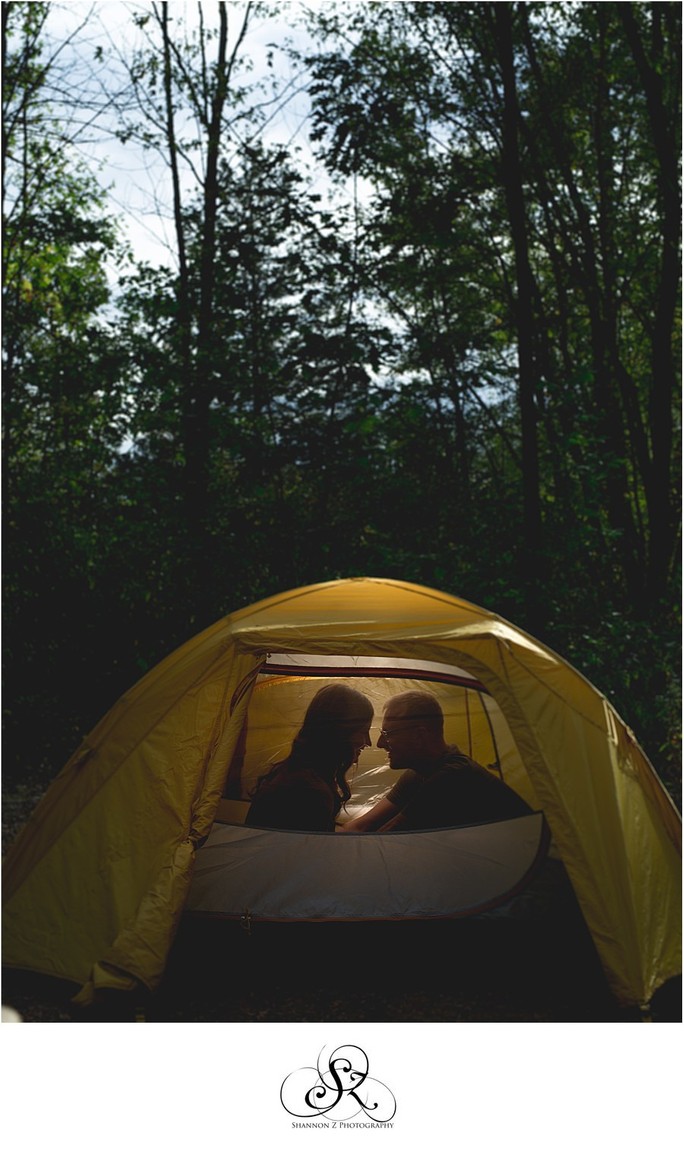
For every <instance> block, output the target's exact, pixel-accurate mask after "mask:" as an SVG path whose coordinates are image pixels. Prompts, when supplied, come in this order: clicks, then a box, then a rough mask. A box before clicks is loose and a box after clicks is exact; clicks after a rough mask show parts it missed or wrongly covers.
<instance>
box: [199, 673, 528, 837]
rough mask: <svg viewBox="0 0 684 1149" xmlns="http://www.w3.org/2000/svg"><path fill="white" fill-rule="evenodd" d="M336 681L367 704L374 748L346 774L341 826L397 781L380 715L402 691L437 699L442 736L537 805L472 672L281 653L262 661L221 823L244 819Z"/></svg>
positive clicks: (505, 728)
mask: <svg viewBox="0 0 684 1149" xmlns="http://www.w3.org/2000/svg"><path fill="white" fill-rule="evenodd" d="M331 682H342V683H345V684H346V685H348V686H351V687H352V688H354V689H356V690H359V691H360V692H361V693H362V694H364V695H365V696H366V697H367V698H368V699H369V700H370V702H371V703H372V706H373V711H374V718H373V722H372V725H371V741H372V746H371V747H367V748H366V749H365V750H364V751H363V752H362V753H361V755H360V758H359V762H358V765H357V766H356V767H355V768H353V770H352V772H351V774H350V775H349V782H350V785H351V789H352V797H351V800H350V801H349V802H348V803H347V806H346V809H345V810H344V811H342V813H341V815H340V820H341V821H343V820H344V819H345V818H347V817H352V816H355V815H357V814H359V813H361V812H362V811H364V810H365V809H367V808H368V807H369V806H370V805H371V804H372V803H373V801H374V800H375V799H376V798H377V797H378V796H379V795H380V794H382V793H384V792H385V791H386V790H387V789H388V788H389V787H390V786H392V785H393V784H394V782H395V781H396V780H397V776H398V775H397V774H396V772H392V771H391V770H390V769H389V766H388V763H387V755H386V752H385V751H384V750H382V749H379V748H378V746H377V741H378V738H379V736H380V730H381V727H382V714H383V709H384V707H385V705H386V704H387V702H388V701H389V700H390V698H393V697H395V696H396V695H397V694H401V693H402V692H403V691H405V690H424V691H426V692H427V693H429V694H432V695H433V696H434V697H436V698H437V700H438V701H439V703H440V705H441V707H442V711H443V713H444V735H445V739H446V741H447V742H448V743H450V744H456V745H457V746H458V747H459V748H460V749H461V750H462V751H463V753H465V754H468V755H469V756H470V757H471V758H474V759H475V761H477V762H479V763H480V764H481V765H482V766H485V767H486V768H487V769H489V770H491V771H492V772H493V773H495V774H497V775H499V776H501V777H503V779H504V780H505V781H506V782H507V783H508V784H509V785H510V786H512V787H513V789H515V790H517V791H518V792H519V793H520V794H521V795H522V796H523V797H524V798H525V799H526V800H527V801H528V802H529V803H530V805H531V806H532V807H533V808H536V807H537V805H538V803H537V801H536V796H535V795H534V792H533V791H532V789H531V785H530V782H529V779H528V778H527V775H526V772H525V771H524V769H523V766H522V762H521V760H520V757H519V755H518V752H517V750H516V747H515V744H514V742H513V739H512V737H511V735H510V731H509V729H508V725H507V723H506V722H505V719H504V717H503V715H502V714H501V711H500V709H499V707H498V706H497V705H496V703H495V702H494V700H493V699H492V698H491V696H490V695H489V694H488V692H487V691H486V690H485V688H484V687H483V685H482V684H481V683H480V682H478V680H477V679H475V678H474V677H473V676H472V675H471V674H468V673H467V672H466V671H464V670H463V669H462V668H460V667H457V666H447V665H444V664H442V663H434V662H433V663H428V662H421V661H411V660H408V659H388V658H373V657H361V656H359V657H347V658H341V657H339V656H336V657H326V656H318V657H316V658H313V657H307V656H304V655H298V656H294V655H279V656H277V658H276V657H274V658H271V659H269V660H268V661H267V663H266V664H265V666H264V667H263V670H262V672H261V673H260V674H259V676H258V678H257V681H256V684H255V686H254V689H253V692H252V696H251V699H250V703H249V708H248V710H247V715H246V720H245V725H244V728H243V731H242V737H241V738H240V741H239V744H238V747H237V749H236V753H235V755H234V758H233V761H232V763H231V767H230V770H229V773H228V778H227V782H226V788H225V791H224V797H225V798H226V799H229V800H230V802H229V803H228V802H225V801H224V802H223V803H221V807H220V810H219V815H218V816H219V819H220V820H222V821H236V822H242V821H244V818H245V815H246V812H247V808H248V803H249V796H250V793H251V791H252V789H253V788H254V786H255V784H256V782H257V779H258V778H259V776H260V775H261V774H263V773H265V772H266V771H267V770H268V769H269V768H270V767H271V766H272V765H273V764H274V763H275V762H278V761H281V760H282V759H283V758H285V757H286V756H287V754H288V753H289V750H290V747H291V745H292V741H293V739H294V737H295V735H296V734H297V731H298V730H299V728H300V727H301V725H302V721H303V719H304V715H305V713H306V709H307V707H308V706H309V703H310V702H311V700H312V698H313V697H314V695H315V694H316V692H317V691H318V690H320V689H321V687H323V686H325V685H327V684H328V683H331Z"/></svg>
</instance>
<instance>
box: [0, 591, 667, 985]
mask: <svg viewBox="0 0 684 1149" xmlns="http://www.w3.org/2000/svg"><path fill="white" fill-rule="evenodd" d="M340 677H342V678H343V680H345V681H349V682H350V683H352V684H354V685H357V686H358V688H359V689H363V690H364V691H365V692H367V693H368V694H369V696H370V697H371V698H372V700H373V702H374V705H375V727H376V729H375V734H376V735H377V730H378V728H379V724H380V718H381V705H382V702H383V701H384V700H385V699H386V698H387V697H389V696H390V695H391V693H393V692H396V691H397V690H400V689H405V688H407V686H413V685H415V684H416V683H419V684H420V685H421V686H422V687H423V688H425V689H429V690H433V691H435V692H436V693H437V694H438V696H439V698H440V701H441V702H442V705H443V708H444V710H445V714H446V718H447V733H448V735H449V736H450V737H451V739H452V740H453V741H456V742H458V743H459V745H460V746H461V747H462V748H463V749H464V750H467V751H468V752H469V753H471V754H472V756H473V757H475V758H476V759H478V760H479V761H480V762H482V763H483V764H484V765H487V766H489V767H490V768H492V769H496V770H497V771H498V772H499V773H500V774H501V775H502V776H503V778H504V779H505V780H506V782H508V783H509V785H511V786H512V787H513V788H514V789H516V790H517V791H518V792H519V793H520V794H521V795H522V796H523V797H525V798H526V799H527V801H528V802H529V803H530V805H531V806H532V807H533V809H534V810H535V811H543V814H544V817H545V820H546V823H547V824H548V827H549V829H550V832H551V836H552V848H553V849H554V850H555V851H556V852H557V854H558V856H560V858H561V859H562V861H563V863H564V864H565V867H566V870H567V872H568V875H569V877H570V880H571V882H572V884H573V887H574V890H575V893H576V896H577V899H578V902H579V905H580V907H581V909H582V912H583V914H584V917H585V919H586V922H587V925H588V927H589V929H590V931H591V933H592V936H593V939H594V943H595V945H596V948H597V951H598V954H599V957H600V959H601V962H602V964H603V967H604V970H605V972H606V975H607V977H608V980H609V982H610V984H611V986H612V989H613V991H614V993H615V995H616V996H617V998H618V999H619V1000H620V1001H621V1002H623V1003H625V1004H644V1003H647V1002H648V1001H649V1000H650V998H651V997H652V995H653V993H654V992H655V990H656V989H657V988H658V987H659V986H660V985H662V984H663V983H664V982H665V981H666V980H667V979H668V978H670V977H673V976H675V975H677V974H679V973H680V972H681V819H680V816H679V814H678V812H677V810H676V808H675V806H674V804H673V803H672V801H671V800H670V798H669V796H668V795H667V792H666V791H665V789H664V788H663V786H662V785H661V783H660V782H659V780H658V778H657V776H656V774H655V772H654V770H653V768H652V767H651V765H650V763H649V762H648V760H647V759H646V757H645V755H644V754H643V752H642V750H641V749H640V747H639V746H638V744H637V743H636V741H635V739H634V736H633V734H632V733H631V731H630V730H629V729H628V728H627V727H626V726H625V724H624V723H623V722H622V721H621V719H620V718H619V717H618V715H617V714H616V713H615V711H614V710H613V708H612V707H611V706H610V704H609V703H608V702H607V700H606V699H605V698H604V697H603V696H602V695H601V694H600V693H599V692H598V691H597V690H596V689H595V688H594V687H593V686H591V684H590V683H589V682H588V681H587V680H586V679H585V678H584V677H583V676H582V675H580V674H579V673H578V672H577V671H575V670H573V668H572V667H571V666H569V665H568V664H567V663H566V662H564V661H563V659H561V658H560V657H558V656H557V655H556V654H554V653H553V652H552V651H551V650H549V649H548V648H546V647H545V646H543V645H542V644H540V643H538V642H536V641H534V640H533V639H531V638H530V637H529V636H527V635H526V634H524V633H523V632H521V631H520V630H518V629H517V628H516V627H514V626H512V625H511V624H509V623H507V622H505V621H504V620H502V619H501V618H499V617H498V616H496V615H494V614H492V613H490V612H489V611H486V610H483V609H481V608H479V607H477V606H474V605H472V604H471V603H468V602H465V601H463V600H461V599H457V598H453V597H451V596H450V595H447V594H442V593H441V592H439V591H435V590H430V589H428V588H425V587H421V586H415V585H411V584H408V583H403V582H398V581H395V580H391V579H373V578H359V579H342V580H338V581H335V582H329V583H321V584H317V585H314V586H309V587H302V588H299V589H297V590H293V591H289V592H287V593H284V594H280V595H276V596H275V597H273V598H269V599H266V600H264V601H263V602H260V603H257V604H255V605H254V606H251V607H248V608H246V609H244V610H241V611H238V612H236V613H234V614H232V615H229V616H228V617H227V618H225V619H223V620H221V621H220V622H218V623H216V624H215V625H214V626H212V627H210V628H209V629H207V630H205V631H204V632H203V633H201V634H200V635H198V636H197V637H195V638H194V639H192V640H191V641H190V642H187V643H185V644H184V645H183V646H182V647H180V648H179V649H178V650H177V651H176V652H175V653H173V654H172V655H170V656H169V657H168V658H166V659H165V660H164V661H163V662H161V663H160V664H159V665H158V666H157V667H155V668H154V669H153V670H151V671H150V672H149V673H148V674H147V675H146V676H145V677H144V678H143V679H142V680H141V681H140V682H139V683H138V684H137V685H136V686H135V687H133V689H132V690H131V691H129V692H128V693H127V694H126V695H124V696H123V697H122V698H121V699H120V700H119V701H118V702H117V703H116V705H115V706H114V707H113V708H112V710H111V711H110V712H109V713H108V714H107V715H106V716H105V718H104V719H103V720H102V721H101V722H100V723H99V725H98V726H97V727H96V728H95V729H94V730H93V731H92V732H91V734H90V735H88V737H87V738H86V739H85V741H84V742H83V744H82V746H81V747H80V748H79V750H78V751H77V752H76V754H75V755H74V756H73V758H72V759H71V760H70V761H69V762H68V763H67V765H66V766H65V767H64V769H63V770H62V772H61V773H60V774H59V775H58V777H57V778H56V779H55V781H54V783H53V784H52V786H51V787H50V789H49V790H48V792H47V794H46V795H45V797H44V799H43V800H42V802H41V803H40V804H39V806H38V807H37V808H36V810H35V812H34V814H33V815H32V817H31V819H30V820H29V822H28V823H27V825H26V826H25V828H24V830H23V831H22V833H21V834H20V835H19V837H18V838H17V840H16V842H15V843H14V844H13V846H12V848H11V849H10V851H9V854H8V856H7V859H6V861H5V866H4V881H3V902H4V912H3V961H4V963H5V964H6V965H7V966H10V967H15V968H21V969H28V970H33V971H36V972H39V973H45V974H51V975H54V976H56V977H61V978H66V979H69V980H72V981H74V982H77V983H78V984H79V985H80V986H81V987H82V988H81V991H80V994H79V998H78V999H77V1000H80V1001H82V1002H87V1001H88V1000H90V999H91V998H92V995H93V992H94V990H96V989H98V988H99V987H107V988H134V987H135V985H137V984H138V983H142V984H143V985H145V986H147V987H148V988H150V989H154V988H155V987H156V986H157V985H158V983H159V981H160V978H161V976H162V974H163V971H164V966H165V962H166V957H167V954H168V950H169V947H170V945H171V942H172V940H173V936H174V932H175V929H176V927H177V925H178V921H179V918H180V915H181V913H182V912H183V909H184V907H185V906H186V904H187V903H188V899H189V898H190V901H191V904H192V903H193V899H194V902H195V904H199V905H200V906H201V904H202V898H203V897H204V896H205V893H204V892H202V888H201V882H200V881H199V878H198V881H197V883H195V884H193V874H194V871H195V870H197V871H198V874H199V873H200V872H201V871H202V870H203V869H204V872H205V873H206V871H207V870H208V869H211V868H212V867H211V866H209V867H207V866H206V865H205V866H204V867H203V866H202V861H201V860H202V859H203V858H205V857H213V856H214V855H211V854H210V853H209V850H211V849H214V848H218V847H219V846H221V848H222V849H227V850H228V851H229V852H231V853H232V854H234V853H235V851H236V850H243V851H244V852H243V853H242V854H241V858H242V859H243V861H244V860H245V859H246V860H247V863H246V865H242V864H241V867H240V868H241V869H242V870H243V871H244V872H249V869H250V866H251V865H252V862H251V861H249V859H250V858H251V857H252V856H253V857H254V858H255V860H254V862H253V865H254V866H255V867H256V866H257V865H260V866H262V869H261V870H260V871H259V872H260V873H261V874H262V877H261V878H260V882H261V885H262V886H264V884H266V885H269V887H274V886H277V885H278V883H279V882H280V881H281V880H282V878H283V872H284V871H283V865H285V866H295V865H296V862H295V861H294V860H289V861H287V862H286V863H283V861H282V858H283V857H285V856H287V857H288V858H290V854H291V853H292V849H293V848H294V847H295V846H297V845H298V843H297V841H296V839H298V837H299V836H298V835H297V834H293V833H292V832H291V833H290V834H285V833H281V834H279V833H278V832H275V831H273V832H270V833H271V834H272V835H274V837H269V836H268V835H269V832H263V831H258V830H253V829H250V828H249V827H245V826H241V825H240V823H241V822H242V814H241V813H240V810H241V808H246V800H247V795H248V792H249V788H250V785H251V781H252V779H253V778H254V777H255V776H256V774H257V773H258V772H259V771H260V770H262V769H264V767H265V766H267V765H268V762H269V761H271V760H275V759H277V758H278V757H279V756H281V755H282V753H283V751H284V749H286V748H287V746H288V745H289V742H290V741H291V738H292V735H293V733H294V731H295V730H296V729H297V726H298V724H299V721H300V720H301V717H302V715H303V712H304V708H305V706H306V703H307V701H308V699H309V698H310V697H311V694H312V692H313V690H315V689H317V688H318V687H319V686H320V685H321V682H322V681H325V680H326V678H328V679H329V678H336V679H337V678H340ZM374 741H375V739H374ZM381 757H382V756H380V758H381ZM386 785H387V778H386V773H385V767H384V764H383V763H382V761H380V760H379V757H378V752H377V751H376V750H372V751H368V752H367V757H366V760H365V761H363V760H362V762H361V764H360V768H359V775H358V777H357V778H355V779H354V782H353V787H352V788H353V793H352V803H355V804H356V807H355V808H357V809H358V808H363V807H364V803H367V802H368V801H372V800H373V796H374V794H376V793H377V792H379V791H381V790H383V789H384V788H385V787H386ZM352 812H353V810H352ZM533 817H536V815H535V816H533ZM219 819H221V820H222V821H223V822H224V823H234V824H235V825H233V826H232V828H231V827H229V828H228V830H227V831H226V833H227V834H228V837H229V839H230V841H228V842H227V843H226V842H223V845H221V841H218V840H217V837H216V836H217V833H218V834H219V838H220V833H221V830H220V828H219V827H218V820H219ZM491 829H492V828H491V827H490V828H489V830H488V831H487V832H491ZM537 829H538V822H537V823H536V824H535V826H533V827H532V830H533V832H532V834H531V837H530V838H529V841H528V842H527V844H526V845H524V848H523V853H522V855H521V857H523V859H527V860H523V862H522V863H521V865H522V870H521V871H520V873H522V871H523V870H524V869H525V867H526V866H527V864H528V862H529V861H530V859H532V857H533V855H534V852H535V849H536V845H535V843H536V841H537V838H536V836H535V835H536V834H537ZM468 830H470V831H471V835H472V828H468ZM485 830H486V828H485ZM465 832H467V831H465ZM483 832H484V831H483ZM454 833H455V831H451V830H448V831H434V832H432V834H433V835H434V834H437V835H442V837H441V838H440V839H439V858H438V865H439V866H440V867H442V869H443V868H444V866H445V865H449V864H450V863H449V862H448V861H447V860H446V859H448V858H449V857H452V855H453V854H454V850H455V852H456V853H457V854H458V855H459V857H460V858H461V861H462V859H463V857H465V856H467V854H468V849H469V847H468V849H466V850H465V851H464V850H463V849H462V848H461V849H460V852H459V848H456V846H455V845H454V844H453V843H452V841H451V839H450V838H449V835H452V834H454ZM462 833H463V831H462ZM445 834H446V835H447V836H446V837H444V836H443V835H445ZM255 836H256V837H255ZM520 836H521V835H520V834H519V835H518V837H520ZM523 836H524V835H523ZM301 837H302V841H304V840H306V839H310V838H311V837H312V836H310V835H302V836H301ZM320 837H324V838H325V840H326V843H327V844H326V845H322V844H321V842H320ZM257 838H258V839H259V841H257ZM266 838H268V842H269V851H270V850H271V849H272V846H271V844H272V843H273V842H274V841H277V840H280V841H285V839H287V843H286V844H287V846H288V849H290V854H286V855H282V854H279V853H278V850H277V849H275V848H274V849H275V853H274V854H273V857H274V858H275V859H276V861H274V862H273V864H272V868H271V871H270V874H271V877H270V880H269V879H268V878H264V877H263V874H266V875H268V873H269V870H268V864H267V865H266V869H265V870H264V869H263V863H262V862H258V861H257V860H256V856H257V855H258V854H259V853H260V852H261V853H262V854H263V851H260V849H259V848H258V847H259V843H260V842H261V843H263V841H264V840H265V839H266ZM381 838H382V839H384V841H385V842H387V841H388V840H389V839H392V843H391V846H388V847H383V848H386V849H390V850H392V851H394V854H393V855H392V856H393V857H395V856H397V855H398V852H399V851H400V850H403V851H406V850H411V851H416V853H415V855H414V854H413V853H412V855H411V857H412V858H413V857H414V856H415V857H418V853H417V852H418V851H419V849H420V840H421V839H423V840H424V841H425V843H426V845H427V843H428V840H429V841H430V842H431V843H432V847H434V843H435V841H436V839H435V838H434V837H431V835H429V834H422V833H421V834H410V833H408V834H401V833H398V834H393V835H373V834H370V835H324V836H319V839H318V841H317V845H316V848H317V849H322V850H323V851H324V852H325V851H328V852H329V851H332V850H336V851H337V855H336V856H337V858H338V859H339V857H340V851H341V850H349V851H352V852H353V854H354V856H355V857H356V858H357V860H358V859H360V872H361V873H363V872H365V871H366V859H367V858H368V859H369V858H370V857H371V853H372V851H376V852H377V851H378V849H379V847H378V842H379V840H380V839H381ZM241 842H245V843H246V845H244V846H243V845H241ZM299 846H300V847H301V846H302V842H299ZM452 846H453V849H452ZM248 847H249V848H248ZM525 851H527V853H525ZM295 852H296V851H295ZM434 852H435V851H434V848H433V849H432V853H433V854H434ZM216 856H218V855H216ZM347 857H348V858H351V857H352V853H350V854H349V855H347ZM277 859H280V860H279V861H278V860H277ZM321 864H322V865H323V864H324V863H321ZM392 864H394V863H393V862H392V861H391V860H390V863H387V860H386V859H381V863H380V869H381V870H383V872H384V871H387V870H388V867H389V869H391V865H392ZM314 868H315V867H314ZM462 868H464V867H462ZM465 868H467V867H465ZM339 869H340V867H339V866H337V870H338V872H339ZM309 870H311V867H309ZM333 872H334V870H333ZM454 873H455V874H456V873H457V870H455V871H454ZM454 881H456V879H454ZM328 884H329V883H328ZM228 885H230V880H229V881H228ZM485 885H486V883H485ZM300 886H301V883H300ZM428 887H429V882H427V883H424V888H425V889H427V888H428ZM198 888H200V893H199V894H198V893H197V892H193V891H196V890H197V889H198ZM205 892H206V891H205ZM265 892H266V894H268V895H269V896H270V894H271V893H272V888H269V890H266V891H265ZM301 894H302V890H301V889H299V891H298V896H301ZM242 896H243V895H242V892H241V893H240V895H239V897H242ZM376 896H377V895H376V893H374V894H373V897H374V898H375V897H376ZM468 896H470V895H468ZM487 896H488V895H487V893H486V892H485V893H484V894H482V895H480V894H474V895H473V898H474V902H473V904H475V905H476V904H479V903H478V898H479V902H480V903H481V902H482V901H483V900H484V902H486V900H487ZM255 897H257V895H255ZM340 898H341V900H342V901H343V900H344V899H343V896H342V895H340ZM257 900H258V898H257ZM267 900H268V899H267ZM427 900H428V902H429V898H428V899H427ZM466 901H467V899H466ZM397 905H398V906H399V909H397V908H396V906H397ZM402 905H403V903H402V902H401V899H399V901H398V902H397V903H395V908H394V910H392V911H390V913H389V916H397V915H398V916H401V914H402V912H404V911H403V910H402V909H401V906H402ZM414 911H415V907H414V909H413V910H411V909H408V910H407V911H406V912H407V914H410V913H413V912H414ZM308 912H309V916H313V917H316V916H319V917H321V916H326V915H327V911H326V910H325V908H323V909H321V908H320V906H318V907H317V906H316V905H313V908H310V909H309V911H308ZM351 912H352V914H353V916H364V915H363V914H359V913H358V912H357V911H355V910H352V911H351ZM431 912H435V913H437V914H440V913H444V912H451V911H450V910H446V911H445V910H444V908H443V906H441V904H440V905H437V906H436V908H434V909H433V910H431V909H430V908H429V907H428V909H427V910H426V913H427V914H429V913H431ZM454 912H459V911H457V910H454ZM374 913H375V914H377V916H378V917H383V916H388V914H387V911H386V909H384V908H383V907H382V906H380V905H378V906H377V907H375V908H374V907H373V906H371V908H370V910H369V912H368V914H367V916H373V914H374ZM276 916H277V913H276ZM331 916H334V914H331Z"/></svg>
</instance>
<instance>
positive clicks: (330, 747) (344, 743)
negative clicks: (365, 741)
mask: <svg viewBox="0 0 684 1149" xmlns="http://www.w3.org/2000/svg"><path fill="white" fill-rule="evenodd" d="M372 718H373V707H372V705H371V703H370V702H369V701H368V699H367V698H366V696H365V694H361V692H360V691H359V690H353V689H352V688H351V686H345V685H344V684H343V683H337V682H334V683H331V684H329V685H328V686H323V687H321V689H320V690H318V691H317V692H316V694H315V695H314V696H313V698H312V699H311V702H310V703H309V706H308V708H307V711H306V714H305V715H304V721H303V723H302V725H301V727H300V729H299V731H298V732H297V734H296V735H295V739H294V741H293V743H292V747H291V749H290V753H289V755H288V757H287V758H285V759H284V760H283V761H282V762H276V764H275V766H273V767H272V768H271V769H270V770H269V771H268V772H267V773H266V774H263V775H262V776H261V778H259V780H258V782H257V784H256V786H255V788H254V790H253V791H252V795H251V796H252V797H253V796H254V795H255V794H256V793H257V792H258V791H259V790H260V789H261V786H262V785H263V783H264V782H267V781H270V780H271V779H272V778H274V777H275V776H276V775H277V774H279V773H280V772H281V771H284V770H288V769H298V768H299V769H309V770H314V771H315V772H316V773H317V774H319V775H320V776H321V777H322V778H324V779H325V781H326V782H329V783H331V784H332V786H333V788H334V789H335V790H336V792H337V795H338V798H339V805H340V806H341V805H342V803H343V802H346V801H347V800H348V799H349V797H350V795H351V790H350V788H349V784H348V782H347V779H346V774H347V771H348V770H349V767H350V766H351V764H352V762H353V760H354V750H355V747H354V743H353V741H352V734H353V733H354V732H355V731H357V730H358V729H359V727H363V726H370V723H371V720H372ZM338 809H339V806H338Z"/></svg>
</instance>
